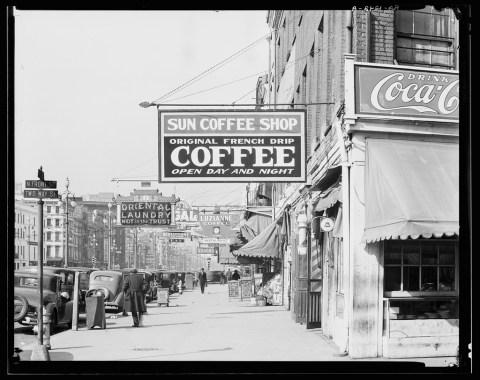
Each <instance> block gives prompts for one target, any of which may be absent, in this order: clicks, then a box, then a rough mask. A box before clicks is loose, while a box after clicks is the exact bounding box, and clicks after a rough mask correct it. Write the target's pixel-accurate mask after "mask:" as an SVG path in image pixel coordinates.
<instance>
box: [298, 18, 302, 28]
mask: <svg viewBox="0 0 480 380" xmlns="http://www.w3.org/2000/svg"><path fill="white" fill-rule="evenodd" d="M302 20H303V15H301V16H300V19H299V20H298V26H300V25H301V24H302Z"/></svg>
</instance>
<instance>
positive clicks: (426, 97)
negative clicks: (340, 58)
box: [355, 64, 459, 122]
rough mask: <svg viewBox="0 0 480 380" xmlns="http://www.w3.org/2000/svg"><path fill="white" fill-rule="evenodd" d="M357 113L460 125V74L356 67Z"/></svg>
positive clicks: (364, 66) (440, 71) (425, 70)
mask: <svg viewBox="0 0 480 380" xmlns="http://www.w3.org/2000/svg"><path fill="white" fill-rule="evenodd" d="M355 113H356V114H367V115H376V116H379V115H389V116H392V117H395V118H417V119H437V120H443V121H454V122H455V121H458V118H459V77H458V72H456V71H450V70H434V69H432V70H430V69H423V70H415V69H411V68H406V67H405V66H381V65H378V66H377V65H376V66H368V65H362V64H355Z"/></svg>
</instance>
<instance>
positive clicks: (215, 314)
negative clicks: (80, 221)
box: [21, 284, 455, 372]
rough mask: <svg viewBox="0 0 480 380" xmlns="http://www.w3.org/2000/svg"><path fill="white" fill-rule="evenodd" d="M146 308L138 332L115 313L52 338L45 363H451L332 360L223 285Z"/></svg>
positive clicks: (318, 343) (288, 324)
mask: <svg viewBox="0 0 480 380" xmlns="http://www.w3.org/2000/svg"><path fill="white" fill-rule="evenodd" d="M147 309H148V314H147V315H146V316H145V318H144V323H145V327H142V328H134V327H131V325H132V317H131V316H126V317H125V316H122V315H121V313H118V314H115V315H111V314H107V315H106V323H107V328H106V329H103V330H102V329H92V330H87V329H86V327H80V328H79V329H78V330H77V331H73V330H67V331H65V332H62V333H59V334H55V335H53V336H52V337H51V347H52V348H51V350H50V351H49V355H50V361H55V362H57V361H69V362H72V361H74V362H77V361H117V362H139V361H142V362H143V361H155V362H158V361H161V362H177V367H178V364H181V363H178V362H181V361H195V362H247V364H248V362H272V363H271V364H268V363H267V364H265V366H267V367H268V368H269V369H270V370H275V368H279V369H281V368H282V366H281V365H277V364H279V363H280V364H281V363H282V362H311V363H309V364H308V367H309V368H310V369H312V367H314V366H315V365H317V366H321V365H322V363H315V362H332V363H333V365H335V363H338V365H339V367H337V368H345V367H344V366H345V365H347V364H352V363H356V364H359V363H360V364H361V363H362V362H363V363H364V364H365V365H368V364H369V363H370V362H377V363H379V362H382V364H383V365H385V366H386V368H391V370H392V371H396V372H401V363H402V362H417V363H421V364H422V366H423V364H424V365H425V366H426V367H444V368H446V367H448V364H449V363H452V362H455V358H418V359H408V360H388V359H385V358H378V359H373V360H372V359H368V360H352V359H351V358H350V357H348V356H339V355H338V354H339V349H338V347H336V346H335V345H334V344H333V343H332V342H331V341H330V340H328V339H327V338H326V337H324V336H323V335H322V334H321V329H312V330H306V328H305V325H300V324H298V323H295V322H294V321H293V320H292V319H291V316H290V312H289V311H287V310H285V308H284V307H283V306H264V307H261V306H256V305H253V304H252V303H251V302H250V300H244V301H240V300H238V299H230V300H229V298H228V288H227V285H219V284H210V285H209V286H208V287H207V288H206V289H205V294H201V293H200V290H199V288H196V289H194V290H187V291H184V293H183V294H182V295H179V294H178V293H177V294H174V295H172V296H171V297H170V305H169V307H166V306H161V307H159V306H158V305H157V303H156V302H150V303H149V304H148V305H147ZM33 346H34V344H31V345H29V346H25V347H22V349H23V351H24V352H23V353H22V354H21V358H22V360H27V361H28V360H29V358H30V356H31V350H32V349H33ZM237 364H241V363H237ZM389 364H391V366H390V367H388V365H389ZM397 366H398V367H397ZM395 367H397V368H398V369H397V370H395V369H394V368H395ZM161 368H162V365H160V366H158V369H161ZM245 368H248V366H247V367H245ZM320 368H322V367H320ZM160 372H161V371H160ZM280 372H282V371H280Z"/></svg>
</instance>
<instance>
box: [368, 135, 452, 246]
mask: <svg viewBox="0 0 480 380" xmlns="http://www.w3.org/2000/svg"><path fill="white" fill-rule="evenodd" d="M458 164H459V147H458V144H448V143H436V142H425V141H405V140H387V139H367V140H366V170H365V236H364V237H365V240H366V242H373V241H378V240H383V239H397V238H401V239H406V238H408V237H411V238H413V239H416V238H418V237H420V236H422V237H425V238H429V237H432V236H435V237H441V236H442V235H444V234H445V235H447V236H452V235H454V234H458V233H459V167H458Z"/></svg>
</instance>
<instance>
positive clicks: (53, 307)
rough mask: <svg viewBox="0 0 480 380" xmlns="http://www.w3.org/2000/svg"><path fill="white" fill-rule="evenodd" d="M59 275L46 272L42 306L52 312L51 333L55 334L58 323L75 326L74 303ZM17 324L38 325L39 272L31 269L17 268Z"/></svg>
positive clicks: (15, 309)
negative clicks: (73, 319)
mask: <svg viewBox="0 0 480 380" xmlns="http://www.w3.org/2000/svg"><path fill="white" fill-rule="evenodd" d="M62 288H63V289H62ZM64 288H65V287H64V281H63V280H62V276H61V275H60V274H56V273H53V272H52V271H48V270H47V271H44V272H43V302H42V305H43V306H45V309H46V311H47V312H48V313H50V332H51V333H53V332H54V331H55V327H56V326H57V325H58V324H64V323H66V324H67V325H68V327H69V328H71V327H72V316H73V303H74V300H73V299H72V298H71V297H70V295H69V294H68V292H67V291H65V290H64ZM13 299H14V321H15V322H18V323H20V324H22V325H27V326H31V327H33V326H35V325H37V323H38V314H37V312H38V308H39V306H40V299H39V296H38V278H37V273H36V272H35V271H32V270H23V269H18V270H16V271H15V272H14V297H13Z"/></svg>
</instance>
